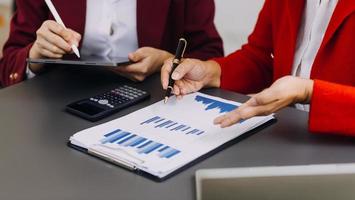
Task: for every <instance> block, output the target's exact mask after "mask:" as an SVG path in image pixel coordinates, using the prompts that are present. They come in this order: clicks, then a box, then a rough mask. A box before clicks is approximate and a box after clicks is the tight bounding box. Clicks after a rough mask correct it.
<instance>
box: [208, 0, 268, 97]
mask: <svg viewBox="0 0 355 200" xmlns="http://www.w3.org/2000/svg"><path fill="white" fill-rule="evenodd" d="M272 52H273V43H272V27H271V1H270V0H266V2H265V4H264V7H263V9H262V10H261V12H260V14H259V18H258V21H257V23H256V26H255V29H254V31H253V33H252V34H251V35H250V36H249V38H248V43H247V44H245V45H243V47H242V48H241V50H238V51H236V52H234V53H232V54H230V55H229V56H227V57H225V58H217V59H215V61H217V62H218V63H219V64H220V66H221V69H222V75H221V88H224V89H228V90H233V91H236V92H239V93H244V94H248V93H257V92H259V91H261V90H262V89H264V88H266V87H268V86H270V85H271V83H272V80H273V78H272V77H273V58H272Z"/></svg>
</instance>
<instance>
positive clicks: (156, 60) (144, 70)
mask: <svg viewBox="0 0 355 200" xmlns="http://www.w3.org/2000/svg"><path fill="white" fill-rule="evenodd" d="M170 57H173V55H172V54H170V53H169V52H166V51H163V50H160V49H155V48H151V47H142V48H140V49H138V50H137V51H135V52H133V53H130V54H129V55H128V58H129V60H130V61H132V62H133V64H131V65H128V66H123V67H118V68H111V70H112V71H114V72H115V73H117V74H119V75H122V76H124V77H127V78H129V79H131V80H133V81H143V80H144V79H145V78H146V77H148V76H149V75H151V74H153V73H155V72H158V71H160V69H161V66H162V65H163V62H164V60H166V59H168V58H170Z"/></svg>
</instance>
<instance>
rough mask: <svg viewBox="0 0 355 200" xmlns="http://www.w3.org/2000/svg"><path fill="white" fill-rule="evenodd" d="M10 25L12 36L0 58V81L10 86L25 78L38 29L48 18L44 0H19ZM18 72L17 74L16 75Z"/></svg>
mask: <svg viewBox="0 0 355 200" xmlns="http://www.w3.org/2000/svg"><path fill="white" fill-rule="evenodd" d="M16 5H17V11H16V12H15V14H14V16H13V18H12V20H11V27H10V36H9V39H8V41H7V42H6V43H5V46H4V49H3V58H1V60H0V82H1V84H2V85H3V86H9V85H12V84H15V83H18V82H20V81H22V80H24V79H25V76H26V59H27V57H28V54H29V51H30V49H31V47H32V44H33V42H34V41H35V40H36V31H37V30H38V29H39V28H40V26H41V25H42V23H43V22H44V21H45V20H47V19H48V15H49V13H48V10H47V8H46V6H45V3H44V1H43V0H31V1H28V0H17V1H16ZM14 74H16V76H14Z"/></svg>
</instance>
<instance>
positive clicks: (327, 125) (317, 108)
mask: <svg viewBox="0 0 355 200" xmlns="http://www.w3.org/2000/svg"><path fill="white" fill-rule="evenodd" d="M309 129H310V131H311V132H315V133H332V134H342V135H348V136H355V87H351V86H345V85H340V84H335V83H330V82H326V81H320V80H315V82H314V86H313V95H312V100H311V109H310V115H309Z"/></svg>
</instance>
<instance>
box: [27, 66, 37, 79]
mask: <svg viewBox="0 0 355 200" xmlns="http://www.w3.org/2000/svg"><path fill="white" fill-rule="evenodd" d="M26 76H27V79H31V78H33V77H35V76H36V74H35V73H33V72H32V71H31V69H30V64H29V63H27V66H26Z"/></svg>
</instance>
